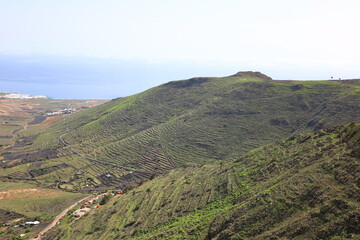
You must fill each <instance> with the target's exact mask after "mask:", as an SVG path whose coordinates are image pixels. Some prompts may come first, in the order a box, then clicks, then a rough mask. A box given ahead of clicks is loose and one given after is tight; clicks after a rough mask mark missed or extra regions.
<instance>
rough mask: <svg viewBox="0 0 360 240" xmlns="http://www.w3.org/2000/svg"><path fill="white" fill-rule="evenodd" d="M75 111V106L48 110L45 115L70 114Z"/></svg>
mask: <svg viewBox="0 0 360 240" xmlns="http://www.w3.org/2000/svg"><path fill="white" fill-rule="evenodd" d="M74 112H76V109H75V108H65V109H62V110H59V111H56V112H50V113H46V114H45V115H46V116H55V115H63V114H71V113H74Z"/></svg>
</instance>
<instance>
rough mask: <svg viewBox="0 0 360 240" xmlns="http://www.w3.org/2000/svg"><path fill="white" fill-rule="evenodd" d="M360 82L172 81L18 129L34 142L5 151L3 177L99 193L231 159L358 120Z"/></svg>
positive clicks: (246, 75)
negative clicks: (300, 135)
mask: <svg viewBox="0 0 360 240" xmlns="http://www.w3.org/2000/svg"><path fill="white" fill-rule="evenodd" d="M359 83H360V82H359V80H348V81H346V80H344V81H274V80H271V79H270V78H269V77H267V76H265V75H263V74H260V73H254V72H240V73H238V74H235V75H232V76H229V77H224V78H193V79H190V80H184V81H175V82H169V83H167V84H164V85H161V86H158V87H155V88H152V89H149V90H147V91H145V92H142V93H139V94H136V95H133V96H130V97H125V98H118V99H114V100H111V101H109V102H106V103H105V104H102V105H100V106H98V107H93V108H89V109H85V110H83V111H81V112H78V113H76V114H72V115H68V116H66V117H64V118H59V119H57V120H54V121H53V122H51V123H50V124H48V125H49V126H50V125H51V127H50V128H47V129H45V128H44V127H43V128H44V129H41V130H40V131H39V128H33V129H32V128H30V129H28V130H27V131H23V132H21V134H20V138H19V141H27V139H31V140H32V141H31V143H29V144H26V145H23V146H20V147H17V148H13V149H12V152H11V153H4V154H3V158H4V159H5V164H6V166H7V169H6V170H5V171H3V173H2V174H1V176H2V177H10V178H17V179H19V178H20V179H23V178H26V179H35V180H37V181H40V182H42V183H46V184H53V185H54V186H58V187H60V188H64V189H68V190H86V189H87V190H94V189H98V188H108V187H126V186H132V185H137V184H139V183H140V182H141V181H142V179H144V180H146V179H150V178H151V177H152V176H155V175H161V174H165V173H167V172H169V171H171V170H172V169H174V168H178V167H185V166H189V165H194V166H196V165H203V164H210V163H219V162H229V161H231V160H234V159H236V158H237V157H238V156H239V155H241V154H244V153H245V152H247V151H250V150H252V149H255V148H257V147H259V146H263V145H265V144H269V143H271V142H273V141H276V140H279V139H281V138H284V137H288V136H291V135H292V134H296V133H305V132H310V131H312V130H319V129H322V128H324V127H326V126H335V125H339V124H344V123H350V122H356V121H359V120H360V106H359V100H360V85H359ZM44 123H45V122H44ZM39 126H44V125H43V124H40V125H39ZM14 153H16V154H19V155H15V154H14ZM24 154H25V156H26V158H25V160H24V158H22V160H20V159H19V157H18V156H24ZM29 164H30V165H29Z"/></svg>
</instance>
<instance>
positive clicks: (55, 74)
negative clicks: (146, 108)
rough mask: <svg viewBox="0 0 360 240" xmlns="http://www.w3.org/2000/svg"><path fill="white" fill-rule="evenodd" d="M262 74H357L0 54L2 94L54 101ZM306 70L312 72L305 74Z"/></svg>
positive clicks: (247, 64)
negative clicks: (186, 81)
mask: <svg viewBox="0 0 360 240" xmlns="http://www.w3.org/2000/svg"><path fill="white" fill-rule="evenodd" d="M248 70H252V71H261V72H263V73H264V74H267V75H269V76H270V77H272V78H273V79H286V80H287V79H302V80H311V79H328V78H329V77H330V76H334V77H335V78H338V77H342V78H356V77H358V75H357V74H358V70H357V69H356V70H354V71H353V72H352V71H347V75H341V73H342V71H341V69H336V70H334V69H329V68H326V67H321V66H320V67H319V66H315V65H313V66H308V65H304V66H299V65H293V66H292V65H288V66H280V65H278V66H277V65H270V64H269V65H268V66H264V65H256V64H252V63H251V62H243V63H239V64H234V63H231V64H229V63H224V62H216V61H215V62H189V61H184V60H183V61H181V60H179V61H175V60H171V61H145V60H119V59H111V58H96V57H74V56H40V55H37V56H36V55H16V54H9V55H6V54H0V91H5V92H15V93H27V94H33V95H46V96H48V97H50V98H58V99H112V98H117V97H125V96H129V95H132V94H135V93H139V92H141V91H144V90H146V89H148V88H151V87H154V86H157V85H160V84H162V83H165V82H168V81H172V80H182V79H188V78H192V77H222V76H228V75H231V74H234V73H236V72H238V71H248ZM309 70H310V71H309Z"/></svg>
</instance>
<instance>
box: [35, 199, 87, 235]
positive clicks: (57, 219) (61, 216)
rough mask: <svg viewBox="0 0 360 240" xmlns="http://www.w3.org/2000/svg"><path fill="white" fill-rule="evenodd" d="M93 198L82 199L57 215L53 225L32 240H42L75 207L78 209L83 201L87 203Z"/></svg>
mask: <svg viewBox="0 0 360 240" xmlns="http://www.w3.org/2000/svg"><path fill="white" fill-rule="evenodd" d="M90 198H91V196H87V197H85V198H83V199H80V200H79V201H77V202H75V203H74V204H73V205H71V206H70V207H68V208H66V209H65V210H64V211H62V212H61V213H60V214H59V215H57V216H56V217H55V219H54V220H53V221H52V223H50V224H49V225H48V226H47V227H46V228H44V229H43V230H42V231H41V232H39V234H38V235H37V237H35V238H32V239H31V240H41V239H42V237H43V236H44V235H45V233H47V232H48V231H50V230H51V229H52V228H53V227H55V226H56V225H57V224H58V223H59V222H60V220H61V219H62V218H63V217H65V215H66V214H67V213H68V212H69V211H70V210H71V209H73V208H74V207H76V206H77V205H78V204H79V203H81V202H82V201H86V200H88V199H90Z"/></svg>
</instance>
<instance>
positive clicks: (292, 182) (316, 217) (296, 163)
mask: <svg viewBox="0 0 360 240" xmlns="http://www.w3.org/2000/svg"><path fill="white" fill-rule="evenodd" d="M359 144H360V124H350V125H345V126H339V127H331V128H327V129H326V130H320V131H317V132H314V133H307V134H300V135H295V136H292V137H290V138H288V139H286V140H283V141H278V142H276V143H273V144H270V145H266V146H264V147H262V148H259V149H255V150H253V151H250V152H249V153H246V154H244V155H242V156H241V157H239V158H237V159H236V160H235V161H234V162H230V163H227V164H213V165H204V166H202V167H200V166H196V167H186V168H179V169H175V170H172V171H171V172H170V173H169V174H168V175H166V176H160V177H157V178H155V179H154V180H151V181H148V182H146V183H144V184H142V185H141V186H140V187H138V188H136V189H134V190H132V191H129V192H127V193H126V194H125V195H123V196H121V197H119V198H114V199H112V200H111V201H110V202H108V203H107V204H106V205H105V206H104V207H102V208H100V209H98V210H94V212H93V213H92V214H89V215H88V216H86V217H84V218H82V219H80V220H75V219H73V218H72V217H70V216H68V217H66V218H65V219H64V220H63V221H62V222H61V224H60V225H59V228H57V229H55V230H53V231H52V232H51V233H50V234H49V235H48V236H47V238H46V239H71V240H74V239H82V240H86V239H89V240H90V239H99V240H100V239H106V240H108V239H344V238H351V239H358V238H359V237H360V227H359V226H360V201H359V199H360V151H359ZM239 147H240V146H239Z"/></svg>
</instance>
